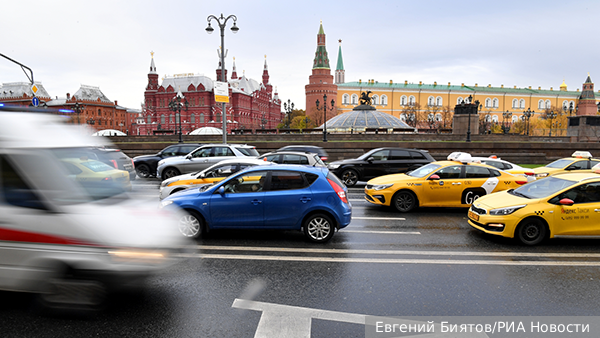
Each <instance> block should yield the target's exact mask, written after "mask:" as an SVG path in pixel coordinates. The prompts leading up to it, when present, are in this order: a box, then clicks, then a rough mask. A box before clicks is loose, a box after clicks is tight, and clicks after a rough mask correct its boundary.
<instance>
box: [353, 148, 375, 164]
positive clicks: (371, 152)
mask: <svg viewBox="0 0 600 338" xmlns="http://www.w3.org/2000/svg"><path fill="white" fill-rule="evenodd" d="M375 151H377V149H373V150H371V151H369V152H366V153H364V154H362V155H360V156H359V157H358V158H357V159H358V160H363V161H366V160H367V159H368V158H369V156H371V155H372V154H373V153H374V152H375Z"/></svg>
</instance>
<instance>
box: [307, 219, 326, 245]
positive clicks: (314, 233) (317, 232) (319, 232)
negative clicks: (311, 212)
mask: <svg viewBox="0 0 600 338" xmlns="http://www.w3.org/2000/svg"><path fill="white" fill-rule="evenodd" d="M330 232H331V225H330V224H329V222H328V221H327V220H326V219H324V218H314V219H313V220H312V221H310V223H309V224H308V233H309V234H310V237H312V238H313V239H315V240H323V239H325V238H327V236H328V235H329V233H330Z"/></svg>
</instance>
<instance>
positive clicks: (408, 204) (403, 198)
mask: <svg viewBox="0 0 600 338" xmlns="http://www.w3.org/2000/svg"><path fill="white" fill-rule="evenodd" d="M418 204H419V202H418V201H417V196H415V194H413V193H412V192H410V191H399V192H397V193H396V194H395V195H394V197H392V206H394V207H395V208H396V210H398V211H400V212H409V211H411V210H413V209H414V208H416V207H417V205H418Z"/></svg>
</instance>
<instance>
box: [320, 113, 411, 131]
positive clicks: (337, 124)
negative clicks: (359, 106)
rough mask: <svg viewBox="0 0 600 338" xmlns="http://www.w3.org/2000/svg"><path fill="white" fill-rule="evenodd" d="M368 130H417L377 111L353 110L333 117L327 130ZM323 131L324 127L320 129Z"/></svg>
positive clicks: (328, 123) (328, 122)
mask: <svg viewBox="0 0 600 338" xmlns="http://www.w3.org/2000/svg"><path fill="white" fill-rule="evenodd" d="M366 128H384V129H392V128H403V129H412V130H415V128H413V127H411V126H409V125H408V124H406V123H405V122H403V121H402V120H401V119H399V118H397V117H394V116H392V115H389V114H386V113H382V112H379V111H377V110H352V111H350V112H347V113H343V114H340V115H338V116H335V117H332V118H331V119H329V120H328V121H327V130H328V131H329V130H331V131H349V130H350V129H353V130H354V131H364V130H365V129H366ZM319 129H323V125H321V126H320V127H319Z"/></svg>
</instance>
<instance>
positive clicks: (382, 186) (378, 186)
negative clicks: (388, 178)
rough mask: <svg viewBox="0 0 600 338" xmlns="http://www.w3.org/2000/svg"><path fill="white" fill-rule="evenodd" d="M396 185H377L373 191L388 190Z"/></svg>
mask: <svg viewBox="0 0 600 338" xmlns="http://www.w3.org/2000/svg"><path fill="white" fill-rule="evenodd" d="M393 185H394V184H393V183H392V184H375V185H373V190H375V191H377V190H384V189H387V188H389V187H391V186H393Z"/></svg>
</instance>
